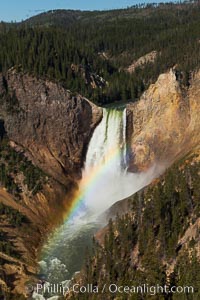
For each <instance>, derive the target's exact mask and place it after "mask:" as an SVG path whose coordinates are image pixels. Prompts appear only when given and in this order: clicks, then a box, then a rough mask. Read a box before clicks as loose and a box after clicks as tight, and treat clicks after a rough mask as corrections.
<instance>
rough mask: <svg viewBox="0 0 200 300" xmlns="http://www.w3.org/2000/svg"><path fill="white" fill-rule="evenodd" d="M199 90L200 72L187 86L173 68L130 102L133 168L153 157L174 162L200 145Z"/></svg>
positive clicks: (142, 167) (130, 148)
mask: <svg viewBox="0 0 200 300" xmlns="http://www.w3.org/2000/svg"><path fill="white" fill-rule="evenodd" d="M199 94H200V72H198V73H196V74H195V75H194V76H193V78H192V79H191V83H190V87H189V88H188V89H185V88H182V87H181V84H180V83H179V82H178V81H177V79H176V71H174V70H170V71H169V72H168V73H166V74H162V75H160V76H159V78H158V80H157V82H156V83H155V84H152V85H151V86H150V87H149V89H148V90H147V91H146V92H145V93H144V94H143V96H142V97H141V99H140V101H139V102H137V103H135V104H129V105H128V106H127V118H128V122H127V123H128V128H127V135H128V141H129V142H128V143H129V154H130V166H129V169H130V170H132V171H135V170H142V169H145V168H147V167H149V166H150V165H151V164H152V163H153V162H154V161H157V162H162V163H166V164H168V163H171V162H173V161H174V160H175V159H176V158H179V157H181V156H183V155H184V154H186V153H187V152H188V151H189V149H191V148H193V147H195V146H198V145H199V141H200V119H199V111H200V101H199Z"/></svg>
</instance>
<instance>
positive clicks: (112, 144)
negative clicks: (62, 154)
mask: <svg viewBox="0 0 200 300" xmlns="http://www.w3.org/2000/svg"><path fill="white" fill-rule="evenodd" d="M127 156H128V154H127V142H126V110H124V111H122V110H114V109H113V110H106V109H104V110H103V119H102V121H101V123H100V124H99V126H98V127H97V128H96V130H95V131H94V134H93V136H92V139H91V141H90V144H89V148H88V151H87V156H86V161H85V167H84V170H83V173H82V182H81V184H80V189H83V190H86V193H85V197H84V204H85V206H86V207H87V208H88V210H89V211H90V214H88V216H90V218H92V216H93V217H94V218H96V217H97V215H100V214H101V213H102V212H103V211H105V210H106V209H108V208H109V207H110V206H111V205H113V204H114V203H115V202H116V201H118V200H121V199H124V198H126V197H128V196H130V195H132V194H134V193H135V192H137V191H138V190H139V189H141V188H142V187H144V186H145V185H147V184H148V183H150V181H151V180H152V179H153V177H154V176H155V166H153V167H152V168H151V169H150V170H148V171H147V172H145V173H138V174H137V173H129V172H127V165H128V161H127V160H128V157H127ZM88 177H92V178H93V179H92V183H91V182H89V183H88V181H87V178H88ZM85 179H86V180H85Z"/></svg>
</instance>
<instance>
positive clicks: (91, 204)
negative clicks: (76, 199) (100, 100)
mask: <svg viewBox="0 0 200 300" xmlns="http://www.w3.org/2000/svg"><path fill="white" fill-rule="evenodd" d="M127 152H128V149H127V141H126V110H114V109H112V110H106V109H104V110H103V119H102V121H101V123H100V124H99V125H98V126H97V128H96V129H95V131H94V133H93V136H92V138H91V141H90V143H89V147H88V151H87V155H86V161H85V166H84V169H83V171H82V180H81V182H80V187H79V188H80V191H84V200H83V204H82V205H81V208H79V211H78V212H77V213H76V214H74V215H73V218H71V219H70V221H69V220H68V221H66V222H65V224H64V225H63V226H62V227H61V228H59V229H58V231H57V232H56V233H55V235H54V236H53V238H51V240H50V242H49V243H48V244H47V245H46V246H45V247H44V255H43V260H42V261H41V262H40V264H41V273H45V274H46V278H47V280H48V281H49V282H53V283H55V282H61V281H64V280H66V279H70V278H71V276H72V274H73V273H74V272H75V271H78V270H80V268H81V265H82V262H83V259H84V253H85V247H86V246H88V247H89V248H90V247H91V240H92V235H93V234H94V233H95V232H96V231H97V229H98V228H100V226H101V225H102V224H99V223H98V217H99V216H101V215H102V213H103V212H104V211H106V210H107V209H108V208H109V207H110V206H112V205H113V204H114V203H116V202H117V201H119V200H121V199H124V198H126V197H128V196H130V195H132V194H134V193H135V192H137V191H138V190H139V189H141V188H143V187H144V186H146V185H147V184H149V183H150V182H151V181H152V179H153V178H154V177H155V176H157V175H158V174H159V171H160V168H157V166H156V165H154V166H152V167H151V168H150V169H149V170H148V171H147V172H145V173H138V174H137V173H135V174H134V173H129V172H128V171H127V166H128V163H129V162H128V153H127ZM55 265H56V267H55ZM52 266H53V267H52ZM52 268H54V270H52ZM63 268H64V269H65V271H63ZM67 274H68V275H67Z"/></svg>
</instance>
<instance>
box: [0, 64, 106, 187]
mask: <svg viewBox="0 0 200 300" xmlns="http://www.w3.org/2000/svg"><path fill="white" fill-rule="evenodd" d="M0 94H1V98H2V99H1V100H0V119H2V120H3V121H4V126H5V130H6V132H7V135H8V137H9V139H10V140H11V141H13V142H14V143H13V146H14V145H15V146H16V147H17V148H18V149H20V148H22V149H23V150H25V151H26V155H28V156H29V157H30V159H31V160H32V161H33V162H34V164H36V165H37V166H38V167H40V168H41V169H42V170H43V171H45V172H46V173H47V174H49V175H50V176H52V177H53V178H54V179H56V180H57V181H59V182H60V183H62V184H63V185H66V182H67V179H71V178H76V179H77V177H79V176H80V169H81V167H82V165H83V158H84V156H85V153H86V149H87V145H88V142H89V139H90V137H91V134H92V132H93V130H94V128H95V126H96V125H97V124H98V122H99V121H100V120H101V117H102V110H101V109H100V108H97V107H96V106H95V105H94V104H92V103H91V102H89V101H88V100H87V99H85V98H83V97H81V96H80V95H78V96H72V95H71V93H70V92H69V91H67V90H65V89H64V88H62V87H61V86H60V85H59V84H56V83H53V82H50V81H47V80H46V81H44V80H41V79H36V78H35V77H31V76H29V75H26V74H22V73H21V74H19V73H17V72H16V71H15V70H11V71H9V72H8V74H7V75H6V76H4V77H3V76H2V75H0Z"/></svg>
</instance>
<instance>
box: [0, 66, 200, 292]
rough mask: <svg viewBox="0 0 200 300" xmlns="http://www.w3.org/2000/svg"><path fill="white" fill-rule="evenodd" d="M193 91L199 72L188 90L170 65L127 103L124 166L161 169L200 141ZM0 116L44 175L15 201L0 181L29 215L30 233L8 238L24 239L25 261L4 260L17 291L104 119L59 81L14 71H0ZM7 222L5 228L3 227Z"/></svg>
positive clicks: (16, 145) (17, 147) (6, 198)
mask: <svg viewBox="0 0 200 300" xmlns="http://www.w3.org/2000/svg"><path fill="white" fill-rule="evenodd" d="M199 90H200V73H195V74H194V75H193V77H192V79H191V82H190V87H189V88H188V89H186V88H185V87H183V86H182V85H181V83H180V82H179V81H178V80H177V76H176V71H175V70H170V71H169V72H168V73H166V74H162V75H160V76H159V78H158V80H157V82H156V83H155V84H153V85H151V86H150V87H149V89H148V90H147V91H146V92H145V93H144V94H143V96H142V97H141V99H140V101H138V102H136V103H134V104H132V103H131V104H128V105H127V132H126V135H127V140H128V147H127V153H128V157H129V170H130V171H133V172H135V171H138V170H139V171H142V170H147V169H148V168H149V167H150V166H152V164H153V163H155V162H156V163H157V164H160V165H162V166H163V168H165V167H166V166H168V165H170V164H171V163H172V162H173V161H175V160H176V159H178V158H180V157H182V156H184V155H185V154H187V153H188V152H190V151H193V149H194V148H196V147H198V145H199V139H200V134H199V132H200V131H199V129H200V121H199V118H198V112H199V108H200V107H199V105H200V102H199V100H198V95H199V92H200V91H199ZM0 119H1V121H2V124H4V129H5V132H6V134H7V137H8V140H9V143H10V146H11V148H12V149H14V151H15V152H17V153H22V154H23V156H25V157H27V159H28V160H30V161H31V163H32V164H33V165H34V166H37V167H39V168H40V169H41V170H42V171H43V172H44V174H45V176H46V177H47V179H46V181H45V182H44V183H43V188H42V190H41V191H39V192H37V193H36V194H35V195H31V197H30V193H29V191H25V190H23V191H22V193H21V194H20V199H19V200H16V199H15V197H14V196H13V195H8V193H7V191H5V189H3V186H2V187H1V202H4V203H6V205H8V206H11V207H13V208H15V210H18V211H19V212H22V213H23V214H24V215H25V216H27V217H28V219H29V220H30V221H31V225H30V226H29V225H28V226H29V227H30V232H29V234H28V235H27V234H26V233H24V232H21V233H19V231H18V230H16V232H15V231H14V232H13V235H14V236H13V237H12V240H16V241H17V243H18V244H19V243H21V244H22V245H23V247H22V248H23V249H24V253H26V254H27V256H26V255H25V254H24V253H23V257H24V259H25V262H23V263H21V262H20V260H19V261H17V262H16V266H15V267H14V268H13V267H11V264H10V263H8V261H9V260H10V259H11V261H12V258H8V257H6V258H5V257H4V258H3V272H4V274H5V271H6V273H7V275H8V274H9V276H10V275H11V277H10V279H9V283H10V282H12V284H13V283H14V285H13V287H14V288H15V292H18V293H19V294H20V293H23V292H24V283H25V281H27V280H28V279H29V278H30V275H34V273H35V272H36V265H35V261H34V260H35V259H36V256H37V253H38V248H39V245H40V244H41V242H42V237H44V236H45V235H46V233H47V232H48V231H49V230H50V228H51V226H52V223H54V221H58V220H55V217H53V216H55V215H56V216H57V219H62V212H63V210H66V209H67V206H68V201H69V200H70V193H71V192H72V191H73V188H76V183H77V180H79V179H80V176H81V168H82V166H83V162H84V158H85V155H86V150H87V147H88V143H89V141H90V138H91V136H92V133H93V131H94V129H95V127H96V126H97V125H98V123H99V122H100V121H101V119H102V109H101V108H99V107H97V106H95V105H94V104H92V103H91V102H89V101H88V100H86V99H85V98H83V97H81V96H80V95H77V96H74V95H72V94H71V93H70V91H66V90H65V89H64V88H62V87H61V86H60V85H59V84H56V83H53V82H50V81H47V80H46V81H45V80H42V79H37V78H34V77H32V76H30V75H27V74H22V73H17V72H16V71H15V70H14V69H13V70H10V71H9V72H8V73H7V74H6V75H1V76H0ZM18 175H19V174H18ZM13 177H14V180H15V182H17V181H18V182H19V181H20V182H21V181H22V180H20V178H19V176H17V178H16V177H15V176H13ZM13 200H14V201H13ZM15 200H16V201H15ZM15 202H16V203H17V202H18V203H17V204H15ZM15 205H16V206H15ZM59 212H61V213H60V215H59ZM6 222H7V221H6V220H5V224H4V226H3V231H6V230H7V228H8V225H9V224H7V223H6ZM1 223H2V221H1ZM25 226H27V225H25ZM32 235H33V236H34V238H33V239H32V238H31V236H32ZM27 241H28V242H27ZM33 247H34V251H30V249H32V248H33ZM22 248H20V247H19V249H20V250H21V249H22ZM19 249H18V250H19ZM2 255H3V254H2ZM30 265H31V269H29V266H30ZM17 266H20V267H17ZM12 268H13V269H12ZM27 268H28V271H27ZM11 269H12V270H11ZM16 273H17V274H18V275H17V279H16ZM12 276H15V278H14V279H13V278H12ZM16 280H17V282H16Z"/></svg>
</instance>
